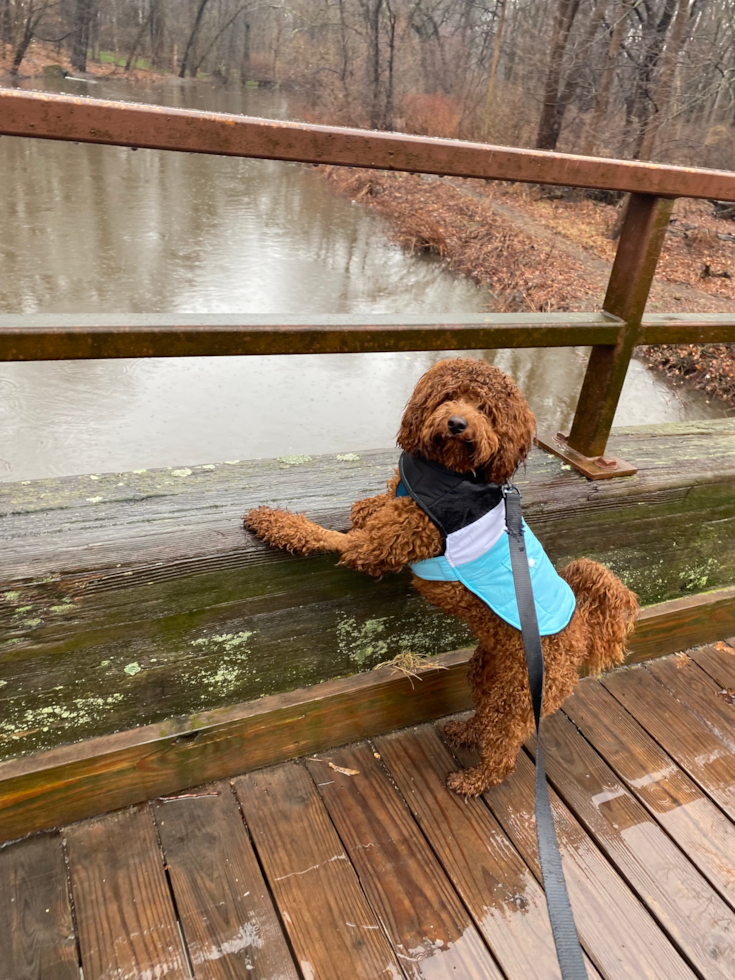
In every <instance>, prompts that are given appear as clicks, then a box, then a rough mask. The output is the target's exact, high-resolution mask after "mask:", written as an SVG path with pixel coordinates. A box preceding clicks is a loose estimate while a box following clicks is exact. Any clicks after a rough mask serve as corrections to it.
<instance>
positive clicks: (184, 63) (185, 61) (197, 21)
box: [179, 0, 209, 78]
mask: <svg viewBox="0 0 735 980" xmlns="http://www.w3.org/2000/svg"><path fill="white" fill-rule="evenodd" d="M208 3H209V0H199V7H198V9H197V15H196V17H195V18H194V26H193V27H192V29H191V34H190V35H189V40H188V41H187V42H186V48H185V49H184V57H183V58H182V59H181V68H180V69H179V78H186V69H187V68H188V65H189V55H190V54H191V49H192V47H193V45H194V41H195V40H196V36H197V34H198V33H199V28H200V27H201V24H202V17H203V16H204V9H205V7H206V6H207V4H208Z"/></svg>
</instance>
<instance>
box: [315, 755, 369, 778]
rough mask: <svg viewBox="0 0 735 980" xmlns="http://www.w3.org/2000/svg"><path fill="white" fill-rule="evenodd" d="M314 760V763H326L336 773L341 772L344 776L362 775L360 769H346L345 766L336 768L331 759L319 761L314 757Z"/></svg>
mask: <svg viewBox="0 0 735 980" xmlns="http://www.w3.org/2000/svg"><path fill="white" fill-rule="evenodd" d="M312 760H313V761H314V762H324V763H326V765H328V766H329V768H330V769H334V771H335V772H341V773H342V775H343V776H359V775H360V770H359V769H345V768H344V767H343V766H336V765H335V764H334V763H333V762H330V761H329V759H317V757H316V756H312Z"/></svg>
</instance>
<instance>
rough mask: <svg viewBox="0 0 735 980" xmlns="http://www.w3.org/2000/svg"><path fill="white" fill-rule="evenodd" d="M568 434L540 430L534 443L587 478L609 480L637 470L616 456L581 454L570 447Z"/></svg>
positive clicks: (628, 474)
mask: <svg viewBox="0 0 735 980" xmlns="http://www.w3.org/2000/svg"><path fill="white" fill-rule="evenodd" d="M568 439H569V435H568V433H566V432H557V433H556V435H554V434H553V433H551V432H542V433H541V434H540V435H538V436H536V440H535V442H536V445H537V446H540V447H541V449H545V450H546V451H547V452H549V453H553V454H554V456H559V458H560V459H563V460H564V462H565V463H569V465H570V466H573V467H574V469H575V470H579V472H580V473H581V474H582V475H583V476H586V477H587V479H588V480H610V479H612V477H614V476H633V474H634V473H637V472H638V467H637V466H634V465H633V464H632V463H626V461H625V460H624V459H620V458H619V457H618V456H608V455H607V454H606V455H604V456H595V457H592V456H583V455H582V453H578V452H576V451H575V450H574V449H572V448H571V446H570V445H569V442H568Z"/></svg>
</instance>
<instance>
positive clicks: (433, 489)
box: [244, 358, 639, 797]
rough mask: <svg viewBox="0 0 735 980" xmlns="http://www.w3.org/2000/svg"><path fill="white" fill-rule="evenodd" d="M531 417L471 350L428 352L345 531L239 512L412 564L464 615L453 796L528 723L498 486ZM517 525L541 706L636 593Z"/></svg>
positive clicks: (622, 631) (607, 650)
mask: <svg viewBox="0 0 735 980" xmlns="http://www.w3.org/2000/svg"><path fill="white" fill-rule="evenodd" d="M535 430H536V424H535V420H534V417H533V414H532V412H531V410H530V408H529V406H528V404H527V402H526V400H525V398H524V397H523V395H522V394H521V392H520V391H519V389H518V388H517V386H516V385H515V383H514V381H513V380H512V378H510V377H508V376H507V375H506V374H504V373H503V372H502V371H500V370H499V369H498V368H496V367H493V366H491V365H489V364H487V363H486V362H485V361H482V360H470V359H467V358H453V359H451V360H445V361H439V362H438V363H437V364H435V365H434V366H433V367H432V368H430V369H429V371H427V372H426V374H424V376H423V377H422V378H421V379H420V380H419V382H418V384H417V385H416V388H415V390H414V392H413V394H412V395H411V397H410V399H409V401H408V404H407V406H406V409H405V412H404V414H403V419H402V421H401V426H400V429H399V432H398V437H397V442H398V445H399V446H400V447H401V449H403V451H404V452H403V455H402V457H401V464H400V468H399V471H398V472H397V473H395V474H394V476H393V477H392V478H391V479H390V480H389V481H388V484H387V491H386V492H385V493H383V494H380V495H379V496H376V497H370V498H366V499H364V500H358V501H357V502H356V503H355V504H354V505H353V507H352V514H351V526H350V530H349V531H347V532H346V533H342V532H339V531H332V530H329V529H327V528H323V527H320V526H319V525H318V524H315V523H314V522H313V521H310V520H308V519H307V517H306V516H305V515H304V514H292V513H290V512H288V511H284V510H276V509H273V508H270V507H257V508H255V509H254V510H251V511H249V512H248V513H247V514H246V515H245V518H244V523H245V527H246V528H247V529H249V530H250V531H252V532H253V533H254V534H255V535H257V537H259V538H260V539H262V540H263V541H266V542H268V543H269V544H271V545H274V546H276V547H279V548H285V549H287V550H288V551H290V552H292V553H294V554H299V555H309V554H314V553H316V552H328V551H332V552H337V553H338V554H339V555H340V564H342V565H347V566H349V567H350V568H355V569H357V570H358V571H362V572H367V573H368V574H369V575H373V576H376V577H380V576H382V575H384V574H386V573H387V572H399V571H401V570H402V569H404V568H405V567H407V566H411V568H412V572H413V585H414V587H415V588H416V589H417V590H418V592H419V593H420V594H421V595H422V596H424V597H425V598H426V599H427V600H428V601H429V602H430V603H432V604H433V605H435V606H438V607H439V608H441V609H442V610H444V612H446V613H448V614H450V615H453V616H458V617H459V618H460V619H462V620H464V622H465V623H466V624H467V625H468V626H469V627H470V629H471V630H472V631H473V633H474V634H475V636H476V637H477V639H478V641H479V642H478V646H477V649H476V650H475V652H474V654H473V656H472V658H471V660H470V663H469V671H468V676H469V682H470V687H471V691H472V697H473V702H474V705H475V712H474V714H473V716H472V717H470V718H469V719H468V720H459V721H457V720H454V721H450V722H449V723H447V724H446V725H445V726H444V729H443V731H444V734H445V736H446V737H447V738H448V740H449V741H450V742H453V743H454V744H456V745H469V746H477V747H478V749H479V753H480V762H479V764H478V765H477V766H475V767H473V768H470V769H463V770H459V771H457V772H453V773H450V774H449V776H448V779H447V785H448V787H449V788H450V789H452V790H454V791H455V792H456V793H458V794H461V795H462V796H465V797H468V796H476V795H478V794H479V793H482V792H483V791H484V790H485V789H487V788H488V787H490V786H493V785H496V784H498V783H500V782H501V781H502V780H503V779H504V778H505V777H506V776H507V775H508V774H509V773H511V772H512V771H513V769H514V768H515V762H516V758H517V756H518V753H519V751H520V749H521V746H522V745H523V742H524V741H525V740H526V738H527V737H528V736H529V735H530V734H531V732H532V731H533V730H534V719H533V711H532V706H531V699H530V690H529V684H528V674H527V669H526V661H525V655H524V650H523V642H522V638H521V633H520V628H519V625H520V624H519V622H518V618H517V617H518V611H517V606H516V605H515V596H514V593H513V592H512V576H511V573H510V563H509V560H508V557H509V548H508V536H507V534H505V533H504V531H505V525H504V516H503V515H504V505H503V501H502V490H501V488H502V487H503V486H504V485H505V484H507V483H508V481H510V480H511V479H512V477H513V474H514V473H515V472H516V470H517V469H518V467H519V466H521V465H522V464H523V463H524V462H525V460H526V457H527V456H528V453H529V451H530V449H531V446H532V444H533V438H534V435H535ZM478 515H479V517H478ZM525 539H526V544H527V554H528V556H529V566H532V567H530V571H531V573H532V581H533V584H534V598H535V600H536V609H537V618H538V619H539V628H540V632H541V634H542V647H543V652H544V663H545V683H544V714H550V713H551V712H553V711H556V710H557V708H559V706H560V705H561V703H562V702H563V701H564V699H565V698H566V697H568V696H569V694H571V692H572V691H573V690H574V687H575V685H576V683H577V680H578V678H579V671H580V668H581V667H582V665H583V664H584V665H586V668H587V671H588V672H589V673H593V674H594V673H598V672H599V671H601V670H604V669H606V668H608V667H611V666H614V665H616V664H619V663H621V662H622V661H623V658H624V653H625V642H626V638H627V636H628V634H629V633H630V631H631V629H632V628H633V624H634V621H635V618H636V616H637V614H638V612H639V607H638V601H637V598H636V596H635V595H634V593H633V592H631V591H630V590H629V589H628V588H626V587H625V585H623V583H622V582H621V581H620V580H619V579H618V578H617V577H616V576H615V575H614V574H613V573H612V572H611V571H609V569H607V568H605V567H604V566H602V565H600V564H598V563H596V562H593V561H590V560H589V559H585V558H581V559H579V560H577V561H573V562H571V563H570V564H568V565H567V566H566V567H565V568H563V569H561V570H560V571H559V572H558V573H557V572H556V571H555V570H554V569H553V566H552V565H551V563H550V561H549V559H548V558H547V557H546V555H545V554H544V552H543V550H542V549H541V546H540V545H539V544H538V542H537V541H536V539H535V538H534V536H533V534H532V533H531V532H530V531H529V530H528V529H526V531H525ZM483 549H484V550H483ZM470 572H472V575H473V576H474V577H472V576H471V575H470ZM539 593H541V597H539Z"/></svg>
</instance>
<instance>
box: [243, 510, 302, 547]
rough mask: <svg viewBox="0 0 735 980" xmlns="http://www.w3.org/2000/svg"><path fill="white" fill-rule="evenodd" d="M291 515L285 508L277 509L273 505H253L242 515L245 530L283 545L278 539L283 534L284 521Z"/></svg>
mask: <svg viewBox="0 0 735 980" xmlns="http://www.w3.org/2000/svg"><path fill="white" fill-rule="evenodd" d="M288 517H293V514H290V513H289V512H288V511H287V510H277V509H276V508H275V507H254V508H253V509H252V510H249V511H248V512H247V514H244V515H243V519H242V520H243V524H244V525H245V528H246V530H248V531H252V533H253V534H254V535H255V536H256V537H257V538H260V540H261V541H265V542H266V543H267V544H275V545H278V546H280V547H283V545H282V544H281V541H280V539H281V538H282V536H283V527H284V521H285V519H286V518H288Z"/></svg>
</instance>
